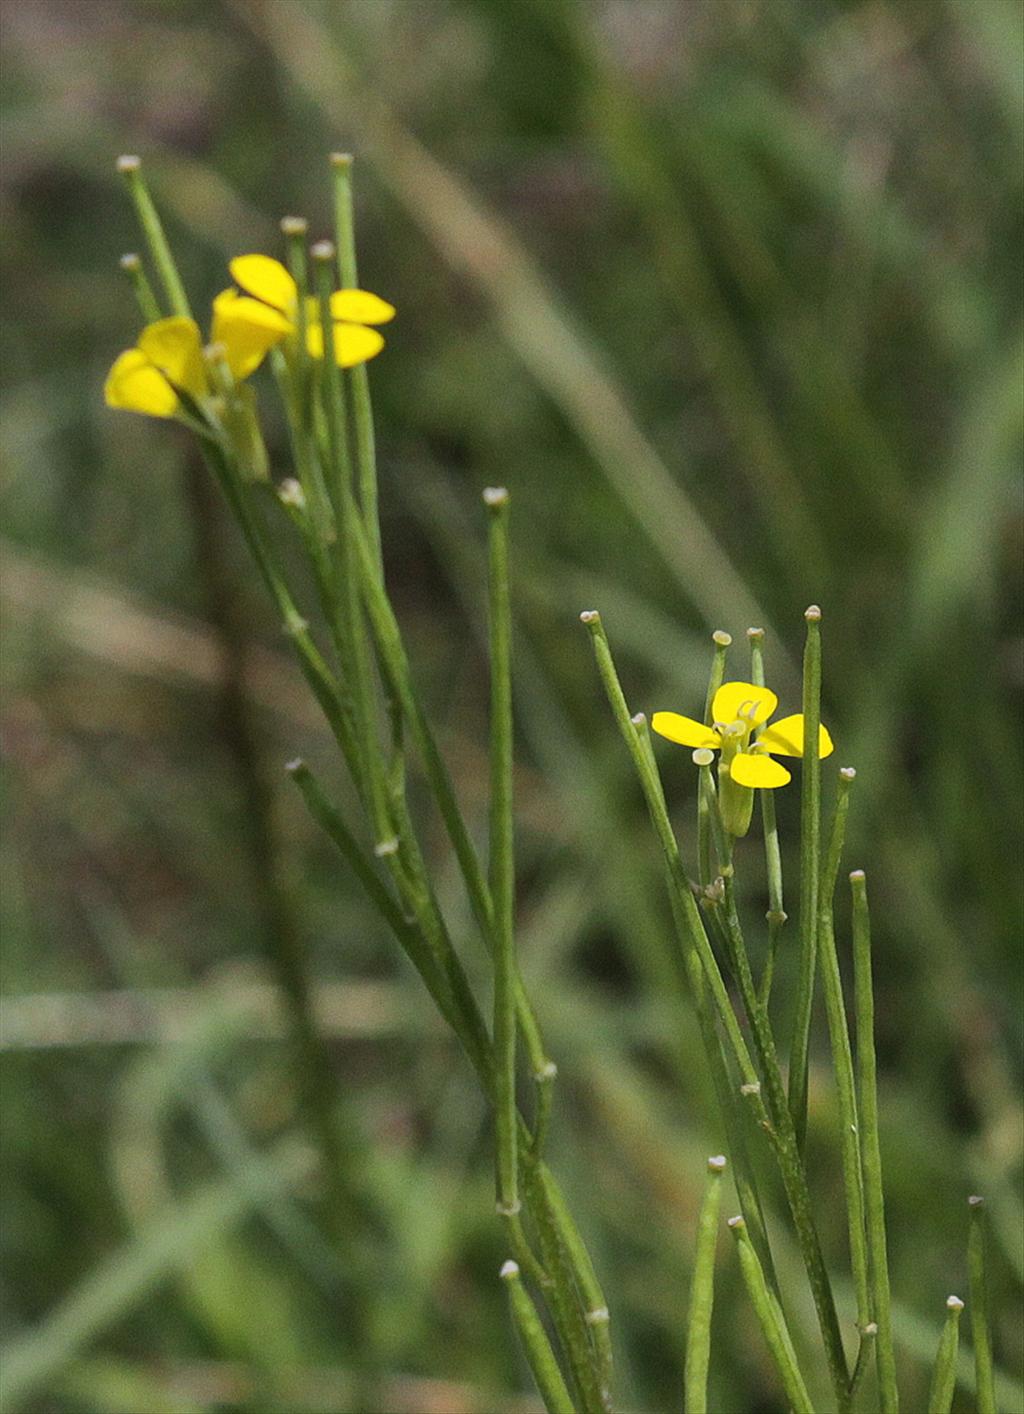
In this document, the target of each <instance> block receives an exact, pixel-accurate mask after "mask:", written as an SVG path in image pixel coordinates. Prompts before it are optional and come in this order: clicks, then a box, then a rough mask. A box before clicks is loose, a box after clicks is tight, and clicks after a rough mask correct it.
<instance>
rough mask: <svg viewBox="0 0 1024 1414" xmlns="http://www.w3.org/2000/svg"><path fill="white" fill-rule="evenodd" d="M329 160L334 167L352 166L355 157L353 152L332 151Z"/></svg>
mask: <svg viewBox="0 0 1024 1414" xmlns="http://www.w3.org/2000/svg"><path fill="white" fill-rule="evenodd" d="M329 161H330V164H331V166H332V167H351V166H352V163H353V162H354V161H355V159H354V158H353V156H352V154H351V152H332V153H331V155H330V158H329Z"/></svg>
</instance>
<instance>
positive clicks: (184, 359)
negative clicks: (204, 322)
mask: <svg viewBox="0 0 1024 1414" xmlns="http://www.w3.org/2000/svg"><path fill="white" fill-rule="evenodd" d="M139 348H140V349H141V350H142V352H143V353H144V354H145V356H146V358H147V359H148V360H149V362H150V363H152V364H155V366H156V367H157V368H159V370H160V372H161V373H163V374H164V375H165V376H166V377H167V378H168V380H169V381H170V382H171V383H173V384H174V386H175V387H176V388H183V389H184V390H185V392H186V393H191V395H192V397H194V398H201V397H202V396H203V394H204V393H205V392H206V391H207V384H206V370H205V368H204V367H203V339H202V335H201V334H200V332H199V325H198V324H197V323H196V321H195V320H194V319H182V318H180V317H179V316H177V315H175V316H173V317H172V318H170V319H158V320H156V322H155V323H153V324H147V325H146V327H145V329H143V331H142V333H141V334H140V335H139Z"/></svg>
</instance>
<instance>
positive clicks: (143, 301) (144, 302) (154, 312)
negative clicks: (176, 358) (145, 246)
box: [119, 251, 160, 324]
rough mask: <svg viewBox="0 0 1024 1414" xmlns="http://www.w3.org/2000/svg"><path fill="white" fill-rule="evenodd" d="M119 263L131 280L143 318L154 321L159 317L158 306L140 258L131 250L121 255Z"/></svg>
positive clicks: (149, 321)
mask: <svg viewBox="0 0 1024 1414" xmlns="http://www.w3.org/2000/svg"><path fill="white" fill-rule="evenodd" d="M119 263H120V266H121V269H122V270H123V271H124V273H125V274H126V275H127V276H128V278H129V280H131V282H132V289H133V290H134V291H135V299H136V302H137V304H138V306H139V310H140V312H141V314H142V317H143V319H144V320H145V321H146V323H147V324H152V323H154V321H155V320H157V319H159V318H160V306H159V304H158V303H157V298H156V295H155V294H154V292H153V286H152V285H151V284H150V283H149V278H148V276H147V275H146V272H145V270H144V269H143V268H142V260H141V259H140V257H139V256H138V255H136V254H135V252H134V251H131V252H129V253H128V254H127V255H122V257H121V259H120V262H119Z"/></svg>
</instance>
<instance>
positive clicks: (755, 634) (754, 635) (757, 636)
mask: <svg viewBox="0 0 1024 1414" xmlns="http://www.w3.org/2000/svg"><path fill="white" fill-rule="evenodd" d="M747 637H748V638H749V639H750V641H751V643H760V642H761V639H762V638H764V629H763V628H748V629H747Z"/></svg>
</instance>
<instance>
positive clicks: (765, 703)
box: [651, 682, 835, 790]
mask: <svg viewBox="0 0 1024 1414" xmlns="http://www.w3.org/2000/svg"><path fill="white" fill-rule="evenodd" d="M778 705H779V699H778V698H777V697H776V696H775V693H774V692H772V691H771V690H770V689H769V688H767V687H756V686H755V685H754V683H752V682H726V683H723V684H722V686H721V687H720V688H719V689H718V691H717V692H716V693H715V696H714V701H713V702H712V704H711V720H712V723H713V725H712V726H710V727H706V726H705V725H704V724H703V722H695V721H694V720H693V718H692V717H681V716H680V715H679V713H678V712H655V714H654V716H653V717H652V718H651V726H652V727H653V728H654V730H655V731H656V732H657V733H658V735H659V736H663V737H666V738H667V739H668V740H669V741H675V742H678V743H679V745H680V746H692V747H696V748H698V749H699V748H701V747H703V748H705V749H707V750H711V751H718V750H720V751H721V752H722V760H721V765H722V766H723V767H725V768H726V769H727V773H728V775H729V777H730V778H731V779H732V780H734V781H735V782H736V784H737V785H740V786H747V787H758V788H760V789H761V790H774V789H775V788H776V787H777V786H784V785H785V784H786V782H787V781H789V780H791V779H792V777H791V776H790V773H789V772H788V771H787V770H786V768H785V766H783V765H781V763H780V762H778V761H773V760H772V756H773V755H774V756H803V754H804V718H803V713H802V712H797V713H796V715H795V716H792V717H781V718H780V719H779V720H778V721H777V722H773V723H772V725H771V726H765V723H766V722H767V721H768V718H769V717H770V716H771V715H772V713H773V712H774V711H775V709H776V707H777V706H778ZM759 727H760V728H761V731H760V732H759V733H758V736H757V738H756V739H755V740H751V736H752V733H753V732H754V731H756V730H757V729H758V728H759ZM834 749H835V748H834V747H833V745H832V738H831V737H830V736H829V734H828V730H827V729H826V728H825V727H823V726H819V728H818V755H819V757H820V758H824V757H826V756H830V755H831V753H832V752H833V750H834Z"/></svg>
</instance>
